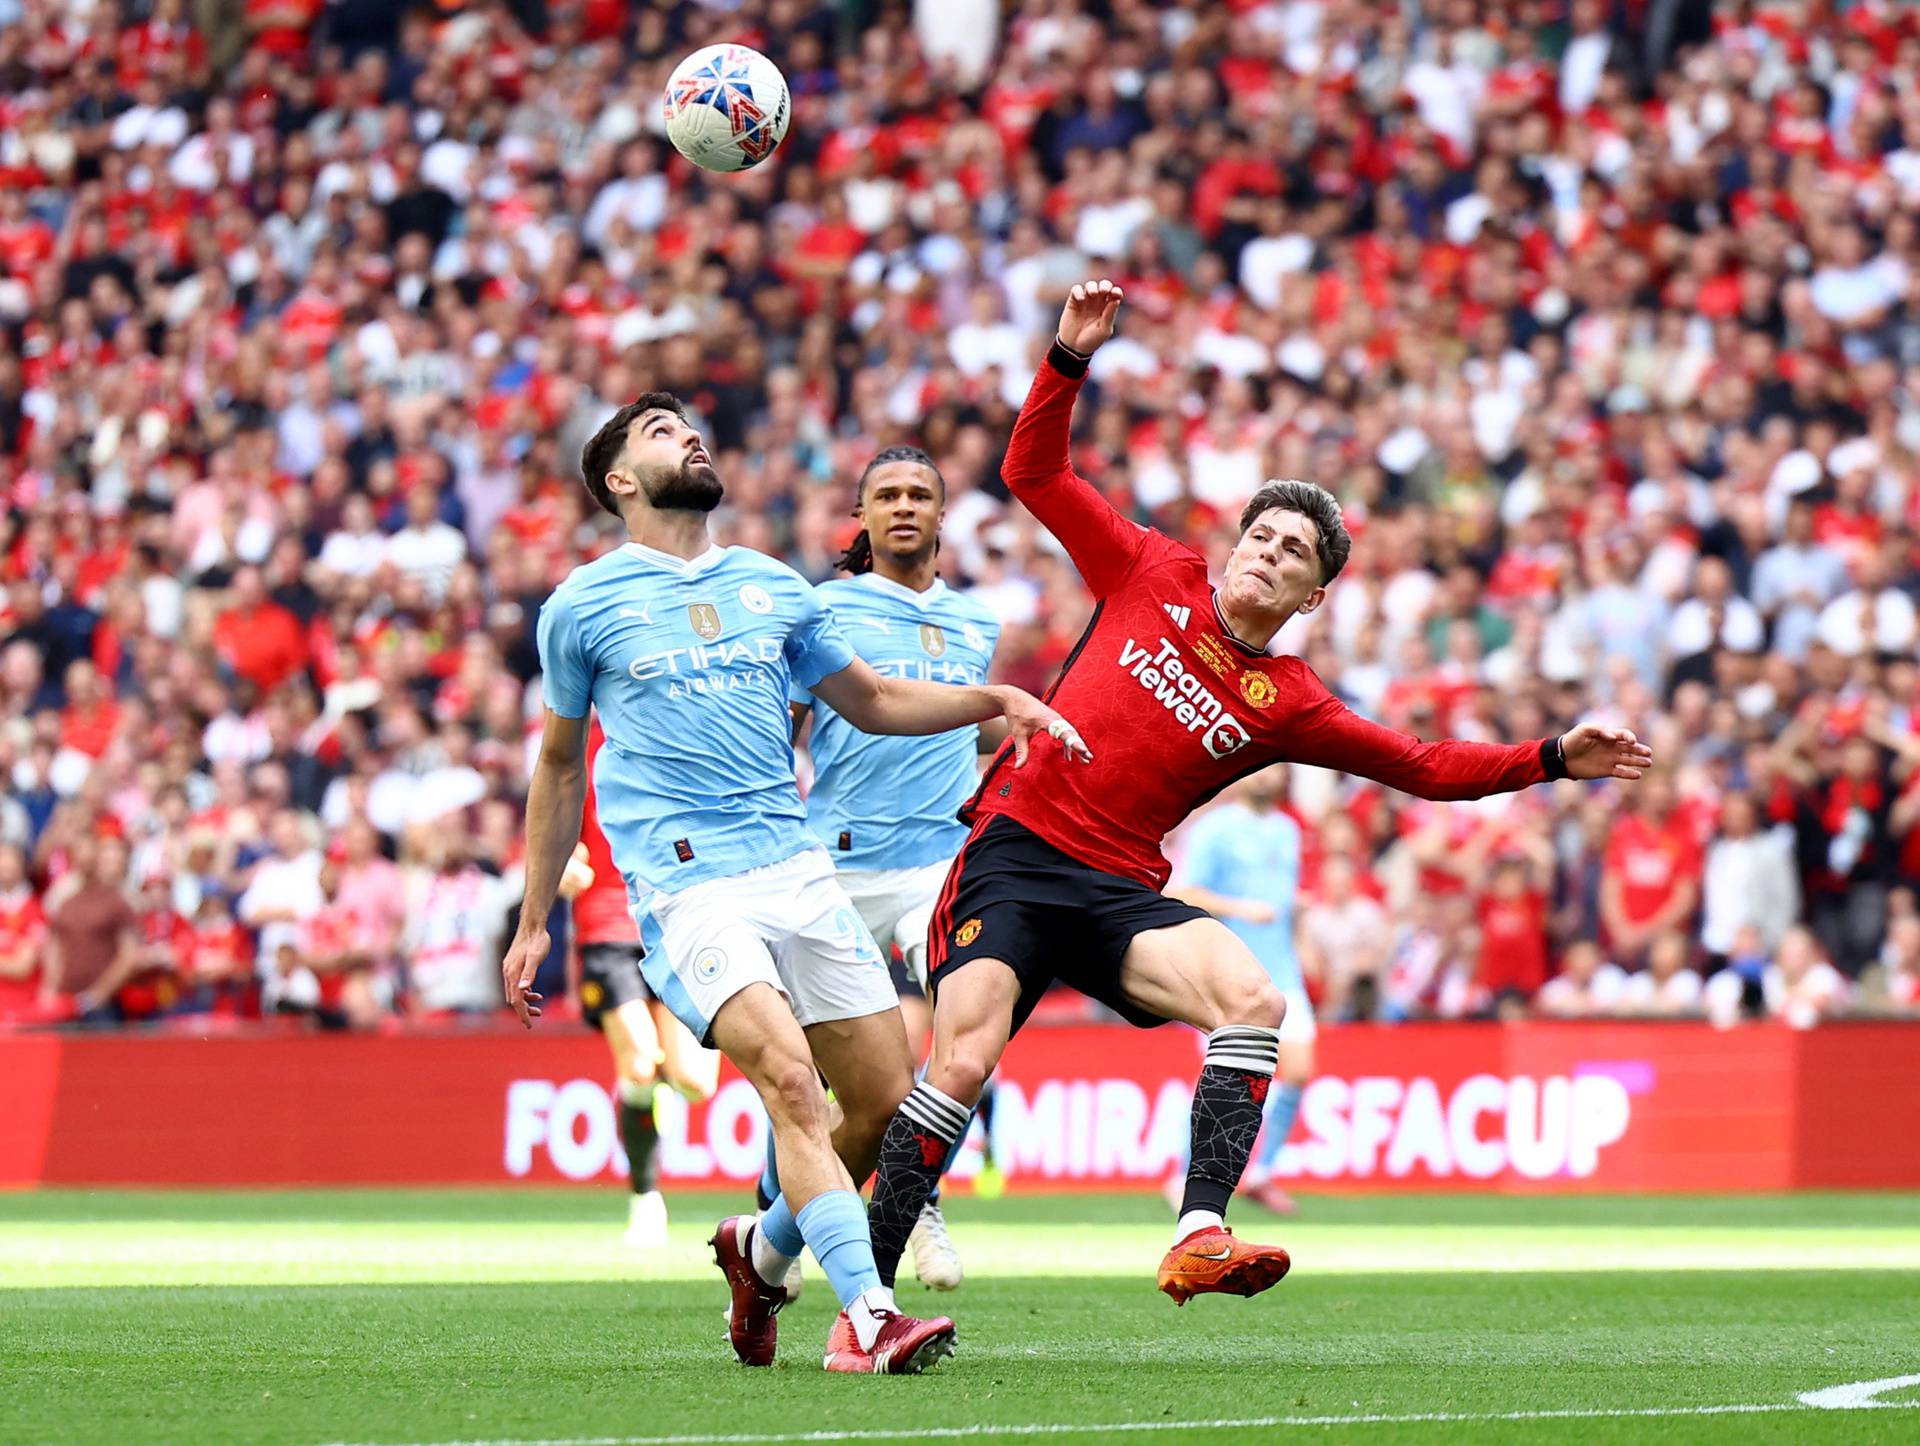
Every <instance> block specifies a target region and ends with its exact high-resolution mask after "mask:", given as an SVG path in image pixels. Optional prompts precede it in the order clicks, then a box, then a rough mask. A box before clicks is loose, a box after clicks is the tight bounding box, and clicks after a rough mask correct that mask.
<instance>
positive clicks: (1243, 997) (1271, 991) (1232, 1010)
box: [1215, 975, 1287, 1029]
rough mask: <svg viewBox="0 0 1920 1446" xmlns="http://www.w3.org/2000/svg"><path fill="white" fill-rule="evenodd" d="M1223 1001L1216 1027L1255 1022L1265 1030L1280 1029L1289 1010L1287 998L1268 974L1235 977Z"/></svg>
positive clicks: (1253, 1023)
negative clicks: (1281, 1022) (1242, 977)
mask: <svg viewBox="0 0 1920 1446" xmlns="http://www.w3.org/2000/svg"><path fill="white" fill-rule="evenodd" d="M1220 1003H1221V1009H1220V1019H1219V1021H1218V1023H1217V1024H1216V1025H1215V1027H1216V1028H1218V1027H1219V1025H1225V1024H1252V1025H1257V1026H1259V1027H1260V1028H1262V1029H1278V1028H1279V1027H1280V1021H1281V1020H1282V1019H1283V1018H1285V1017H1286V1013H1287V997H1286V996H1285V995H1284V994H1282V993H1281V992H1280V991H1279V990H1278V989H1276V988H1275V987H1274V984H1273V981H1272V980H1271V979H1268V978H1267V977H1266V976H1265V975H1260V976H1258V977H1255V978H1247V979H1236V980H1235V981H1234V982H1233V983H1232V984H1231V985H1230V986H1229V987H1228V988H1227V989H1226V990H1225V991H1224V997H1223V998H1222V1000H1221V1002H1220Z"/></svg>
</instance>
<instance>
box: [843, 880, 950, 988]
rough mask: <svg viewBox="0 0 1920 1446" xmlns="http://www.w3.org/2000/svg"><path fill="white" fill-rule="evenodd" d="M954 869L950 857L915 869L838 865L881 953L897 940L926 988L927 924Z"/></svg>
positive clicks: (913, 973) (910, 970) (911, 970)
mask: <svg viewBox="0 0 1920 1446" xmlns="http://www.w3.org/2000/svg"><path fill="white" fill-rule="evenodd" d="M952 869H953V860H952V859H941V860H940V861H938V862H937V863H931V864H921V865H920V866H919V867H917V868H911V869H842V870H841V871H840V883H841V886H842V887H843V888H845V889H846V891H847V897H848V898H849V899H852V900H853V907H854V908H856V909H858V910H859V911H860V917H861V918H862V919H864V920H865V921H866V925H867V928H868V929H870V930H871V931H872V932H873V941H874V943H876V944H878V945H879V946H880V954H881V957H882V958H884V957H886V953H887V950H888V948H889V947H891V946H892V945H895V944H898V945H899V946H900V957H901V958H903V959H905V960H906V961H907V973H908V974H910V975H911V976H912V977H913V981H914V982H915V983H916V984H918V985H919V986H920V987H921V988H922V989H925V988H926V987H927V929H928V927H929V926H930V925H931V924H932V923H933V906H934V905H935V904H937V903H938V902H939V901H940V891H941V890H942V889H943V888H945V887H946V883H947V875H948V873H950V872H951V871H952Z"/></svg>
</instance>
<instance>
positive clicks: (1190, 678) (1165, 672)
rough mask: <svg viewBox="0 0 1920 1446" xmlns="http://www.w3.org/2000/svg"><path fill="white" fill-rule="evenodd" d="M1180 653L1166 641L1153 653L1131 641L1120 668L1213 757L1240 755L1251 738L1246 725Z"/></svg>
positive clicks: (1142, 645) (1126, 648) (1174, 644)
mask: <svg viewBox="0 0 1920 1446" xmlns="http://www.w3.org/2000/svg"><path fill="white" fill-rule="evenodd" d="M1179 652H1180V646H1179V644H1177V643H1174V642H1172V641H1170V640H1168V639H1166V638H1162V639H1160V647H1159V650H1158V651H1157V652H1152V653H1149V652H1148V651H1147V649H1146V646H1145V645H1144V644H1141V643H1136V642H1135V641H1134V640H1133V639H1132V638H1128V639H1127V641H1126V643H1125V644H1124V645H1123V646H1122V647H1121V649H1120V666H1121V667H1122V668H1124V669H1126V670H1127V673H1128V675H1129V676H1130V677H1132V679H1133V680H1134V681H1135V682H1136V683H1138V684H1139V685H1140V686H1141V687H1142V688H1145V689H1146V690H1147V691H1148V692H1149V693H1151V694H1152V695H1153V696H1154V698H1155V699H1156V700H1157V701H1158V702H1159V704H1160V706H1161V707H1162V708H1165V709H1166V710H1167V711H1168V712H1169V713H1171V714H1173V717H1174V721H1175V722H1177V723H1178V724H1179V725H1180V726H1181V727H1182V728H1185V729H1186V730H1187V732H1189V733H1193V734H1197V735H1198V736H1199V739H1200V745H1201V747H1203V748H1205V749H1206V750H1207V753H1208V755H1209V756H1210V757H1213V758H1225V757H1226V756H1227V755H1228V754H1229V753H1237V752H1238V751H1239V750H1240V749H1241V748H1242V747H1244V746H1245V745H1246V744H1247V742H1248V741H1249V739H1250V737H1251V735H1250V734H1249V733H1248V732H1247V726H1246V724H1244V723H1242V722H1241V721H1240V720H1239V719H1238V718H1236V717H1234V716H1233V714H1232V713H1230V712H1228V711H1227V709H1226V705H1225V704H1223V703H1222V702H1221V701H1220V699H1219V697H1218V696H1217V695H1215V693H1214V691H1213V690H1212V689H1211V688H1209V687H1208V686H1207V685H1206V684H1205V683H1203V682H1202V681H1201V680H1200V675H1199V674H1198V673H1194V672H1192V671H1190V670H1189V669H1188V668H1187V665H1186V664H1185V663H1183V662H1181V661H1180V658H1179Z"/></svg>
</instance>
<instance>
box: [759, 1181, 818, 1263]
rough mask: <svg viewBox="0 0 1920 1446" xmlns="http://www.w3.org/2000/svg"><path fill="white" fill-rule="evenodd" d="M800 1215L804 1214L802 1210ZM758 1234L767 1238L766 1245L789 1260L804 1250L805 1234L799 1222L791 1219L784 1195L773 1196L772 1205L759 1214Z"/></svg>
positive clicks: (790, 1210)
mask: <svg viewBox="0 0 1920 1446" xmlns="http://www.w3.org/2000/svg"><path fill="white" fill-rule="evenodd" d="M800 1213H801V1214H803V1215H804V1214H805V1213H806V1212H805V1211H804V1210H803V1211H801V1212H800ZM760 1233H761V1234H762V1235H764V1236H766V1237H767V1244H769V1245H771V1246H772V1247H773V1248H774V1249H775V1250H777V1251H779V1252H780V1253H781V1254H782V1255H785V1256H787V1257H789V1258H791V1257H793V1256H796V1255H798V1254H799V1253H800V1252H801V1251H802V1250H804V1249H805V1248H806V1243H807V1242H806V1239H805V1232H804V1230H803V1228H802V1227H801V1225H800V1222H799V1221H797V1220H795V1219H794V1218H793V1211H792V1209H791V1208H789V1207H788V1205H787V1197H786V1196H785V1195H776V1196H774V1197H773V1203H772V1204H771V1205H769V1206H768V1207H767V1208H766V1209H765V1210H764V1211H762V1212H761V1214H760Z"/></svg>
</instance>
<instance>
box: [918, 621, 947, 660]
mask: <svg viewBox="0 0 1920 1446" xmlns="http://www.w3.org/2000/svg"><path fill="white" fill-rule="evenodd" d="M920 646H921V647H923V648H925V649H926V650H927V656H928V657H929V658H937V657H939V656H940V655H941V654H942V653H944V652H946V650H947V635H946V634H945V633H944V632H942V631H941V630H940V624H938V623H922V624H920Z"/></svg>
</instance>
